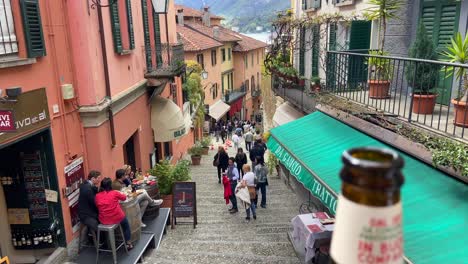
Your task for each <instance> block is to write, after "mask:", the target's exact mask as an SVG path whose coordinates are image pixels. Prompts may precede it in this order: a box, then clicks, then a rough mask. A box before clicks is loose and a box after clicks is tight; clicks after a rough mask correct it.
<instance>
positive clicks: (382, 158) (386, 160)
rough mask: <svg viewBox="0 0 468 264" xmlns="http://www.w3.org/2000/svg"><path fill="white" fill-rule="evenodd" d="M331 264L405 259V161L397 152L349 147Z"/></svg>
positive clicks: (389, 262)
mask: <svg viewBox="0 0 468 264" xmlns="http://www.w3.org/2000/svg"><path fill="white" fill-rule="evenodd" d="M342 160H343V163H344V166H343V169H342V170H341V172H340V178H341V180H342V182H343V183H342V187H341V195H340V196H339V198H338V207H337V210H336V222H335V227H334V231H333V237H332V242H331V248H330V255H331V261H330V263H337V264H374V263H384V264H401V263H403V233H402V205H401V202H400V188H401V186H402V184H403V181H404V179H403V175H402V173H401V169H402V167H403V159H402V158H401V157H400V156H399V155H398V154H397V153H396V152H394V151H392V150H388V149H379V148H356V149H351V150H348V151H345V152H344V153H343V156H342Z"/></svg>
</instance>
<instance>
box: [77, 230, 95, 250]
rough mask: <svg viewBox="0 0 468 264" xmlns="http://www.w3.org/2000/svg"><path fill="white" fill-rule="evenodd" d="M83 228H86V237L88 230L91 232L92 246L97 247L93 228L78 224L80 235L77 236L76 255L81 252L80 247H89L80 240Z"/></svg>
mask: <svg viewBox="0 0 468 264" xmlns="http://www.w3.org/2000/svg"><path fill="white" fill-rule="evenodd" d="M83 229H86V237H88V232H89V233H91V236H92V237H93V243H94V247H95V248H97V247H98V243H97V241H96V233H95V232H94V231H93V230H91V229H90V228H89V227H88V226H87V225H85V224H83V223H82V224H80V236H79V238H78V255H79V254H80V252H81V247H90V246H89V245H85V244H83V240H82V235H83Z"/></svg>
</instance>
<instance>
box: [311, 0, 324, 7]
mask: <svg viewBox="0 0 468 264" xmlns="http://www.w3.org/2000/svg"><path fill="white" fill-rule="evenodd" d="M321 5H322V0H314V5H313V7H314V8H320V7H321Z"/></svg>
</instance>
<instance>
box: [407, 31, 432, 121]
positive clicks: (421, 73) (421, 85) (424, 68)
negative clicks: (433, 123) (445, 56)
mask: <svg viewBox="0 0 468 264" xmlns="http://www.w3.org/2000/svg"><path fill="white" fill-rule="evenodd" d="M409 56H410V57H411V58H418V59H425V60H437V53H436V47H435V45H434V42H433V41H432V39H431V38H430V37H429V36H428V34H427V32H426V28H425V27H424V24H423V23H422V22H421V23H419V26H418V31H417V33H416V39H415V41H414V43H413V44H412V45H411V48H410V51H409ZM439 70H440V67H439V65H438V64H435V63H419V62H411V63H410V64H409V65H408V67H407V68H406V80H407V81H408V84H409V85H411V86H412V87H413V94H412V97H413V109H412V111H413V113H416V114H422V115H428V114H432V112H434V107H435V103H436V98H437V94H436V93H434V91H433V89H434V87H435V85H436V83H437V78H438V75H439Z"/></svg>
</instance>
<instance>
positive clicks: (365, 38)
mask: <svg viewBox="0 0 468 264" xmlns="http://www.w3.org/2000/svg"><path fill="white" fill-rule="evenodd" d="M371 28H372V22H371V21H353V22H351V36H350V41H349V50H352V51H354V52H358V53H367V51H368V50H369V48H370V39H371ZM364 82H367V66H366V63H365V60H364V58H363V57H357V56H354V57H349V60H348V83H349V87H350V88H351V89H355V88H357V87H358V86H359V84H360V83H361V84H362V83H364Z"/></svg>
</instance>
